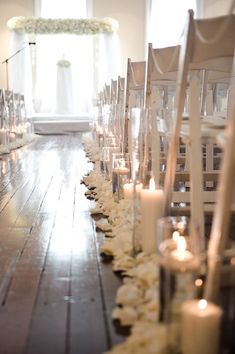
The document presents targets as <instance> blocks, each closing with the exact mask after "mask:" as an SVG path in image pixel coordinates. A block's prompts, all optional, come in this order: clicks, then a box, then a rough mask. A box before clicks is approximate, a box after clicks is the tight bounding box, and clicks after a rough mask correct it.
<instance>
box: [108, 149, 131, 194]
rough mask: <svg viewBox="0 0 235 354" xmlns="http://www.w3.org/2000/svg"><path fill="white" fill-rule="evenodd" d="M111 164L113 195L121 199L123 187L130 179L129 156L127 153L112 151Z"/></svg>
mask: <svg viewBox="0 0 235 354" xmlns="http://www.w3.org/2000/svg"><path fill="white" fill-rule="evenodd" d="M112 160H113V166H112V188H113V195H114V197H115V199H116V200H117V201H119V200H120V199H123V197H124V194H123V187H124V185H125V184H127V183H128V182H129V181H130V172H131V171H130V158H129V155H128V154H124V153H114V154H113V158H112Z"/></svg>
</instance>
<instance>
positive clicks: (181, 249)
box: [177, 236, 187, 259]
mask: <svg viewBox="0 0 235 354" xmlns="http://www.w3.org/2000/svg"><path fill="white" fill-rule="evenodd" d="M186 247H187V244H186V240H185V238H184V237H183V236H180V237H179V238H178V240H177V252H178V255H179V259H184V255H185V251H186Z"/></svg>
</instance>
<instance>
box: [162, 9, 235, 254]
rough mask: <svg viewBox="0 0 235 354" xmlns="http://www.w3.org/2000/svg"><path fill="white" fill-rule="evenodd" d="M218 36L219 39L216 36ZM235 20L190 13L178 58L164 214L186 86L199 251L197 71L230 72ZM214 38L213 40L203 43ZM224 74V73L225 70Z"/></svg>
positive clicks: (200, 199)
mask: <svg viewBox="0 0 235 354" xmlns="http://www.w3.org/2000/svg"><path fill="white" fill-rule="evenodd" d="M218 31H220V32H219V35H217V34H218ZM234 33H235V17H234V15H232V16H230V17H229V19H228V17H226V16H224V17H220V18H215V19H205V20H194V19H193V12H192V11H189V16H188V21H187V24H186V28H185V31H184V37H183V43H182V45H181V48H180V54H179V67H178V77H177V92H176V103H175V118H174V121H173V130H172V136H171V140H170V146H169V155H168V160H167V170H166V178H165V211H166V213H168V212H169V208H170V205H171V200H172V191H173V186H174V180H175V175H176V162H177V151H178V144H179V138H180V135H181V128H182V120H183V112H184V105H185V96H186V90H187V85H188V86H189V88H188V94H189V134H188V136H189V139H190V149H189V159H190V180H191V191H190V197H191V198H190V201H191V215H192V218H193V219H194V220H196V222H197V224H198V229H199V233H200V235H201V248H202V249H203V248H204V200H203V198H204V196H203V180H202V170H203V168H202V152H201V112H200V100H199V97H200V76H199V73H198V71H199V70H213V71H222V69H221V68H224V67H225V68H228V71H229V70H230V69H231V62H232V58H233V51H234V42H235V36H234ZM202 36H205V37H206V38H215V37H216V36H217V37H218V38H215V39H216V40H211V41H210V40H208V41H207V40H204V39H203V38H202ZM225 71H227V70H225Z"/></svg>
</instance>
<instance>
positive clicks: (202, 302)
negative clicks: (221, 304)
mask: <svg viewBox="0 0 235 354" xmlns="http://www.w3.org/2000/svg"><path fill="white" fill-rule="evenodd" d="M198 308H199V310H205V309H206V308H207V301H206V300H205V299H201V300H199V301H198Z"/></svg>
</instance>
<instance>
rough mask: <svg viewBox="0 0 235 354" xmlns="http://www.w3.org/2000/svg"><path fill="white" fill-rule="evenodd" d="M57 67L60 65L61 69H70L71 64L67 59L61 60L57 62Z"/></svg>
mask: <svg viewBox="0 0 235 354" xmlns="http://www.w3.org/2000/svg"><path fill="white" fill-rule="evenodd" d="M56 65H58V66H59V67H61V68H69V67H70V65H71V63H70V61H68V60H66V59H60V60H58V61H57V63H56Z"/></svg>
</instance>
